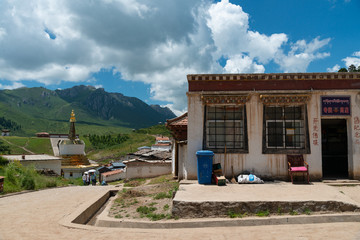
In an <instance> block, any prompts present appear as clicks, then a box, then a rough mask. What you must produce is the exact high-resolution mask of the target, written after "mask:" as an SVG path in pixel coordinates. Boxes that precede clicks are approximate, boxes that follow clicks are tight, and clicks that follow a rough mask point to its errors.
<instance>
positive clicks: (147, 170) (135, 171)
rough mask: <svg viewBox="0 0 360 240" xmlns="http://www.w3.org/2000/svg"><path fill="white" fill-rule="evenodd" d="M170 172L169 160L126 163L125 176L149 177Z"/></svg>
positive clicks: (128, 177) (129, 177) (130, 177)
mask: <svg viewBox="0 0 360 240" xmlns="http://www.w3.org/2000/svg"><path fill="white" fill-rule="evenodd" d="M170 173H171V162H166V163H159V164H157V163H150V164H142V163H140V164H137V163H131V164H127V167H126V178H127V179H132V178H149V177H157V176H161V175H165V174H170Z"/></svg>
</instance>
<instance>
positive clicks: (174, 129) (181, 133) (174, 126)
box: [165, 112, 188, 141]
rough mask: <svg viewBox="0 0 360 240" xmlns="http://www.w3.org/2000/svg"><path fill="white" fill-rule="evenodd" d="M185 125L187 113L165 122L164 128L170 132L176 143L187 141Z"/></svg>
mask: <svg viewBox="0 0 360 240" xmlns="http://www.w3.org/2000/svg"><path fill="white" fill-rule="evenodd" d="M187 124H188V113H187V112H186V113H184V114H183V115H181V116H179V117H176V118H173V119H169V120H167V121H166V124H165V126H166V128H167V129H169V130H170V131H171V134H172V136H173V137H174V138H175V140H177V141H185V140H187Z"/></svg>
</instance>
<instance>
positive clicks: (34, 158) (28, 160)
mask: <svg viewBox="0 0 360 240" xmlns="http://www.w3.org/2000/svg"><path fill="white" fill-rule="evenodd" d="M2 157H3V158H5V159H7V160H9V161H19V162H20V163H21V165H23V166H30V165H33V166H34V167H35V168H36V169H37V170H43V169H51V170H53V171H54V172H55V173H56V174H58V175H60V174H61V160H62V158H60V157H54V156H50V155H47V154H37V155H24V154H23V155H2Z"/></svg>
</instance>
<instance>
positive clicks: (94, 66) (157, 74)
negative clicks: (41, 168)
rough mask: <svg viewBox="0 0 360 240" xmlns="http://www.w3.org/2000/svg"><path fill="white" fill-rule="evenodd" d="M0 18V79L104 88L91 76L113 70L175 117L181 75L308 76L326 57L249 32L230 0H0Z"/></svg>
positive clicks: (312, 46) (282, 36) (279, 37)
mask: <svg viewBox="0 0 360 240" xmlns="http://www.w3.org/2000/svg"><path fill="white" fill-rule="evenodd" d="M0 14H1V16H2V18H1V20H0V49H1V50H0V79H2V80H9V81H13V82H14V84H13V86H15V85H16V84H21V83H20V82H21V81H26V80H33V81H38V82H41V83H43V84H45V85H50V84H51V85H54V84H59V83H61V82H63V81H67V82H74V83H76V82H84V81H85V82H86V81H90V82H93V83H94V85H102V83H101V82H94V79H93V78H92V74H93V73H97V72H99V71H100V70H101V69H112V70H113V71H114V73H120V74H116V76H121V77H122V78H123V79H125V80H129V81H142V82H145V83H148V84H150V86H151V88H150V92H151V97H152V98H153V99H156V100H163V101H165V102H169V104H168V106H170V107H171V108H172V110H174V111H176V112H177V113H181V112H183V111H185V110H186V107H187V104H186V95H185V93H186V90H187V80H186V74H194V73H222V72H228V73H243V72H246V73H250V72H260V73H262V72H265V67H266V64H268V63H269V62H275V63H276V64H278V65H279V68H280V69H281V70H283V71H306V68H307V66H308V65H309V64H310V63H311V62H312V61H314V60H316V59H321V58H324V57H326V56H328V55H329V53H326V52H321V51H320V50H321V48H322V47H324V46H326V45H327V44H328V43H329V41H330V39H323V40H321V39H320V38H315V39H313V40H311V41H309V42H306V41H305V40H299V41H297V42H295V43H291V42H289V38H288V36H287V35H286V33H273V34H270V35H266V34H263V33H260V32H258V31H255V30H249V14H247V13H246V12H244V11H243V9H242V8H241V6H239V5H236V4H232V3H230V2H229V1H228V0H222V1H221V2H217V3H213V1H210V0H201V1H193V0H182V1H175V0H168V1H161V0H152V1H146V0H132V1H129V0H104V1H90V2H89V1H82V0H62V1H45V0H32V1H21V0H3V1H2V3H1V5H0ZM287 46H291V50H290V51H288V52H286V51H285V50H284V49H285V48H286V47H287ZM356 54H358V55H359V54H360V53H356ZM358 55H354V56H353V57H358ZM221 57H224V58H225V59H226V63H225V65H224V66H221V65H220V64H219V63H218V60H219V58H221ZM19 86H21V85H19ZM0 87H3V85H1V86H0Z"/></svg>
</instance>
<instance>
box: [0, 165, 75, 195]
mask: <svg viewBox="0 0 360 240" xmlns="http://www.w3.org/2000/svg"><path fill="white" fill-rule="evenodd" d="M0 174H1V175H4V176H5V181H4V192H3V193H4V194H6V193H13V192H20V191H23V190H39V189H44V188H51V187H59V186H67V185H69V184H72V182H71V181H70V180H67V179H64V178H62V177H49V176H44V175H41V174H39V173H38V172H37V171H36V170H35V167H34V166H27V167H24V166H22V165H21V164H20V162H18V161H14V162H10V163H9V164H7V165H5V166H1V168H0ZM81 184H82V181H81ZM81 184H80V185H81Z"/></svg>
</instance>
